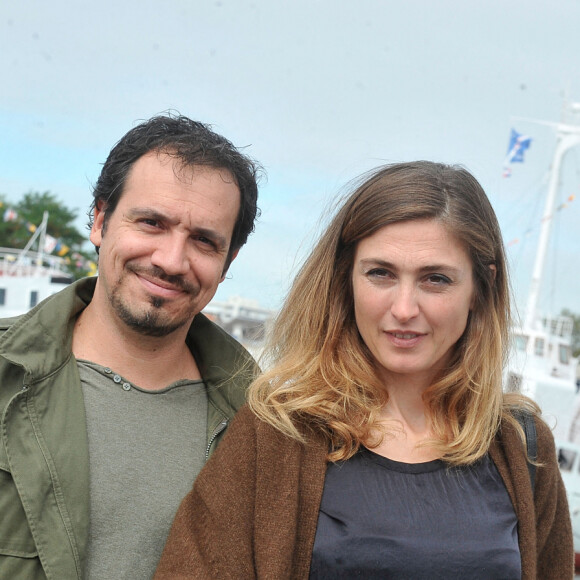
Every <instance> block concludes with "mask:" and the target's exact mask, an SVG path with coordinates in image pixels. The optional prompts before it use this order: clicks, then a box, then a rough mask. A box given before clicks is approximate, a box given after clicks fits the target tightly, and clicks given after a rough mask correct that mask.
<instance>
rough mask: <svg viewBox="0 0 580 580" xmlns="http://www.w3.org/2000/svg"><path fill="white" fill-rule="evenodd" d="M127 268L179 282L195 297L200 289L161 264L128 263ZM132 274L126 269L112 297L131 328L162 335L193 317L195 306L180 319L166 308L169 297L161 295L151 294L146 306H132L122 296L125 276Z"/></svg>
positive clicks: (122, 318) (120, 314) (116, 309)
mask: <svg viewBox="0 0 580 580" xmlns="http://www.w3.org/2000/svg"><path fill="white" fill-rule="evenodd" d="M127 269H128V270H130V271H132V272H139V271H141V272H144V271H145V270H146V271H147V272H148V273H149V274H150V275H153V276H154V277H156V278H159V279H161V280H166V281H169V282H171V283H173V284H176V285H177V286H178V287H180V288H181V289H182V290H183V291H184V292H187V293H188V295H189V296H191V297H192V298H194V297H195V296H197V295H198V294H199V289H196V288H193V287H192V286H191V285H189V284H187V283H185V282H184V281H182V279H181V278H179V279H178V278H177V277H174V276H167V275H166V274H165V273H164V272H163V271H162V270H160V269H159V268H154V269H152V268H149V269H144V268H137V267H134V266H133V267H132V266H130V265H128V266H127ZM128 275H130V274H127V273H126V274H125V275H124V276H123V278H122V279H120V280H119V281H118V283H117V284H116V285H115V287H114V288H113V289H112V291H111V295H110V301H111V306H112V307H113V310H114V311H115V312H116V314H117V316H118V317H119V318H120V319H121V320H122V321H123V322H124V323H125V324H126V325H127V326H128V327H129V328H131V329H132V330H134V331H136V332H138V333H139V334H141V335H143V336H151V337H156V338H162V337H164V336H168V335H170V334H171V333H172V332H175V331H176V330H178V329H179V328H182V327H183V326H184V325H185V324H188V323H189V322H190V321H191V319H192V312H193V310H189V309H188V310H187V311H184V312H183V313H182V314H183V316H181V317H178V318H176V319H170V318H169V317H168V315H167V313H166V312H165V311H164V309H163V307H164V306H165V304H166V303H167V302H168V300H166V299H165V298H162V297H160V296H150V297H149V304H148V305H146V306H135V307H132V306H131V305H130V304H129V303H128V301H127V300H125V299H124V298H123V296H122V286H123V279H124V278H126V277H127V276H128Z"/></svg>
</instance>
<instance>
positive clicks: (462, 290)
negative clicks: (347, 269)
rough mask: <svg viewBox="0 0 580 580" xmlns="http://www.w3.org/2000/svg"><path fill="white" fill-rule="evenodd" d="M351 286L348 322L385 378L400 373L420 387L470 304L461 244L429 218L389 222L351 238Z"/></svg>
mask: <svg viewBox="0 0 580 580" xmlns="http://www.w3.org/2000/svg"><path fill="white" fill-rule="evenodd" d="M352 284H353V293H354V311H355V318H356V324H357V327H358V330H359V333H360V335H361V337H362V339H363V340H364V342H365V344H366V345H367V347H368V348H369V350H370V351H371V353H372V355H373V356H374V358H375V360H376V362H377V363H378V367H379V369H380V372H381V375H382V378H383V380H384V381H385V383H386V384H388V383H391V381H392V380H395V379H397V378H398V379H399V380H401V379H403V378H407V379H412V380H413V381H415V382H416V381H419V384H420V385H422V386H423V388H427V387H428V386H429V385H430V384H431V382H432V380H433V377H434V375H435V374H436V373H437V371H438V370H439V369H441V368H443V367H444V366H445V365H446V364H447V363H448V361H449V358H450V356H451V353H452V351H453V346H454V345H455V343H456V342H457V341H458V340H459V338H460V337H461V335H462V334H463V331H464V330H465V327H466V325H467V318H468V315H469V311H470V309H471V307H472V305H473V300H474V292H475V288H474V282H473V267H472V263H471V259H470V257H469V255H468V254H467V252H466V251H465V250H464V248H463V246H462V245H461V244H460V243H459V242H458V240H457V239H456V238H455V237H454V236H452V235H450V234H449V233H448V232H447V230H446V228H445V226H444V225H442V224H441V223H440V222H439V221H437V220H433V219H426V220H415V221H407V222H399V223H395V224H390V225H388V226H385V227H383V228H381V229H380V230H378V231H377V232H375V233H374V234H373V235H371V236H369V237H368V238H364V239H363V240H361V241H360V242H359V243H358V245H357V249H356V252H355V256H354V264H353V273H352Z"/></svg>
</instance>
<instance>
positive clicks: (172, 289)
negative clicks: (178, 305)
mask: <svg viewBox="0 0 580 580" xmlns="http://www.w3.org/2000/svg"><path fill="white" fill-rule="evenodd" d="M127 270H129V271H130V272H133V274H135V275H136V276H137V278H138V279H139V281H140V282H141V283H142V284H143V286H145V288H147V289H148V290H149V291H150V292H153V293H154V294H158V295H162V296H167V297H170V296H177V295H178V294H182V293H185V294H192V295H196V294H197V290H196V288H195V287H194V286H193V284H191V282H188V281H187V280H184V279H183V278H182V277H181V276H169V275H167V274H166V273H165V272H164V271H163V270H161V268H139V267H137V266H135V265H133V264H127Z"/></svg>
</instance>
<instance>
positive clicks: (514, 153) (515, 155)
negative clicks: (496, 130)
mask: <svg viewBox="0 0 580 580" xmlns="http://www.w3.org/2000/svg"><path fill="white" fill-rule="evenodd" d="M531 143H532V138H531V137H526V136H525V135H522V134H521V133H518V132H517V131H516V130H515V129H512V132H511V135H510V144H509V146H508V153H507V158H506V160H505V164H506V165H507V164H508V163H523V162H524V151H525V150H526V149H528V148H529V146H530V145H531Z"/></svg>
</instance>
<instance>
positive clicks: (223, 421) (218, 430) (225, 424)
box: [205, 419, 228, 461]
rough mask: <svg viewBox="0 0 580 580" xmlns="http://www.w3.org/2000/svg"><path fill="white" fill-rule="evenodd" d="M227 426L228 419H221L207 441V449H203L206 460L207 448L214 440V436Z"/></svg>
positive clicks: (207, 457)
mask: <svg viewBox="0 0 580 580" xmlns="http://www.w3.org/2000/svg"><path fill="white" fill-rule="evenodd" d="M227 426H228V420H227V419H223V420H222V422H221V423H220V424H219V425H218V426H217V428H216V430H215V431H214V432H213V435H212V436H211V438H210V440H209V443H208V444H207V449H206V450H205V460H206V461H207V460H208V459H209V450H210V447H211V445H212V443H213V442H214V441H215V439H216V437H217V436H218V435H219V434H220V433H221V432H222V431H223V430H224V429H225V428H226V427H227Z"/></svg>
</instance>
